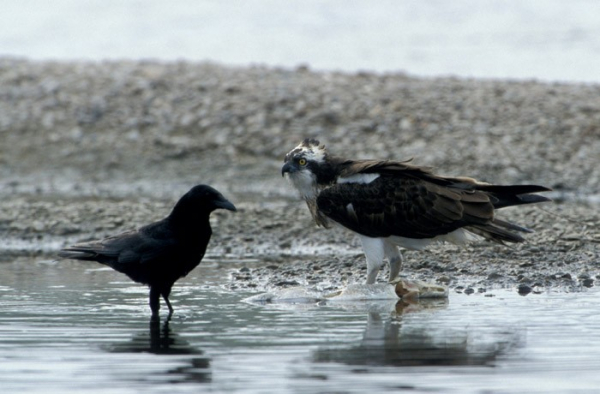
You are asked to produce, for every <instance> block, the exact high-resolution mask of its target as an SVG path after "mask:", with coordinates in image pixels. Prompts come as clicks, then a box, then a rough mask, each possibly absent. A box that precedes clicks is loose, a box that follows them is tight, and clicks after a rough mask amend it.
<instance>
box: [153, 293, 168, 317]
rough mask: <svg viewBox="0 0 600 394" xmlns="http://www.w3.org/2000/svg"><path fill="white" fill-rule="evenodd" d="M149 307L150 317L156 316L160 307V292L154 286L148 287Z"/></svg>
mask: <svg viewBox="0 0 600 394" xmlns="http://www.w3.org/2000/svg"><path fill="white" fill-rule="evenodd" d="M167 305H168V304H167ZM150 309H151V310H152V317H158V310H159V309H160V292H159V291H158V289H155V288H154V287H151V288H150Z"/></svg>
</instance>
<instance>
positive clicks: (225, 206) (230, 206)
mask: <svg viewBox="0 0 600 394" xmlns="http://www.w3.org/2000/svg"><path fill="white" fill-rule="evenodd" d="M215 206H216V207H217V208H222V209H227V210H228V211H233V212H235V211H237V209H236V208H235V205H233V204H232V203H231V202H230V201H229V200H226V199H225V198H223V199H222V200H219V201H215Z"/></svg>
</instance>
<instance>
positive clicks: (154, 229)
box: [59, 185, 236, 317]
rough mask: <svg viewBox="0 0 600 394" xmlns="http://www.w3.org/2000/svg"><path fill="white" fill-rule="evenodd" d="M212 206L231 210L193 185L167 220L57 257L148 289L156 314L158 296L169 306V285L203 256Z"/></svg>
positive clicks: (210, 192) (220, 197)
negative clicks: (95, 265) (98, 267)
mask: <svg viewBox="0 0 600 394" xmlns="http://www.w3.org/2000/svg"><path fill="white" fill-rule="evenodd" d="M215 209H227V210H230V211H235V210H236V208H235V207H234V206H233V204H232V203H231V202H229V201H228V200H227V199H226V198H225V197H223V195H222V194H221V193H219V192H218V191H216V190H215V189H213V188H212V187H210V186H207V185H198V186H194V187H193V188H192V189H191V190H190V191H189V192H187V193H186V194H185V195H184V196H183V197H181V199H179V201H178V202H177V204H175V207H174V208H173V210H172V211H171V213H170V214H169V216H167V217H166V218H164V219H162V220H160V221H158V222H154V223H151V224H149V225H147V226H144V227H141V228H139V229H138V230H131V231H127V232H124V233H121V234H118V235H115V236H112V237H108V238H105V239H103V240H100V241H90V242H83V243H79V244H76V245H73V246H70V247H68V248H64V249H63V250H61V251H60V252H59V256H60V257H64V258H69V259H75V260H86V261H97V262H99V263H101V264H104V265H108V266H109V267H111V268H113V269H115V270H117V271H119V272H122V273H124V274H125V275H127V276H129V277H130V278H131V279H133V280H134V281H135V282H138V283H143V284H146V285H148V286H149V287H150V309H152V316H153V317H157V316H158V310H159V308H160V297H161V296H162V297H163V299H164V300H165V302H166V304H167V307H168V308H169V317H170V316H171V315H172V314H173V307H172V306H171V303H170V302H169V294H170V293H171V287H172V286H173V284H174V283H175V281H177V280H178V279H179V278H182V277H184V276H186V275H187V274H188V273H189V272H190V271H191V270H193V269H194V268H195V267H196V266H197V265H198V264H199V263H200V261H201V260H202V257H204V252H205V251H206V246H207V245H208V241H209V240H210V236H211V234H212V229H211V227H210V221H209V215H210V213H211V212H212V211H214V210H215Z"/></svg>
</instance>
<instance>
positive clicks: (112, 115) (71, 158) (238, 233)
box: [0, 58, 600, 294]
mask: <svg viewBox="0 0 600 394" xmlns="http://www.w3.org/2000/svg"><path fill="white" fill-rule="evenodd" d="M306 137H316V138H319V139H320V140H321V141H322V142H324V143H325V144H326V145H327V147H328V148H329V150H330V151H331V152H333V153H334V154H337V155H341V156H348V157H355V158H379V159H395V160H405V159H408V158H411V157H413V158H414V163H415V164H418V165H426V166H433V167H435V168H436V172H438V173H440V174H444V175H454V176H459V175H464V176H471V177H475V178H478V179H480V180H482V181H488V182H494V183H500V184H503V183H504V184H509V183H511V184H512V183H536V184H540V185H545V186H548V187H551V188H553V189H554V192H552V193H550V196H551V197H552V198H553V199H554V202H553V203H546V204H541V205H539V206H526V207H517V208H514V209H513V208H509V209H506V210H504V212H503V215H502V217H503V218H506V219H508V220H512V221H515V222H516V223H519V224H522V225H525V226H527V227H530V228H532V229H534V230H535V231H536V232H535V233H533V234H530V235H528V237H527V239H528V241H527V242H526V243H523V244H519V245H515V246H511V247H502V246H497V245H491V244H488V243H481V244H474V245H471V246H469V247H466V248H459V247H456V246H452V245H440V246H436V247H432V248H431V249H430V250H429V251H427V252H406V253H405V257H406V259H405V260H406V263H405V266H404V268H403V272H402V274H403V275H404V276H406V277H408V278H416V279H420V280H426V281H429V282H436V283H441V284H445V285H448V286H450V287H451V289H453V291H462V292H474V291H479V292H485V291H487V290H489V289H490V288H494V287H496V286H500V287H511V288H515V289H516V290H518V291H520V292H521V293H522V294H526V293H529V292H537V291H544V290H547V289H557V290H564V291H575V290H577V289H581V288H582V287H590V286H594V284H595V283H596V282H597V281H598V280H600V85H583V84H558V83H557V84H547V83H539V82H536V81H499V80H475V79H457V78H431V79H420V78H413V77H410V76H407V75H404V74H384V75H381V74H368V73H358V74H344V73H336V72H327V73H326V72H313V71H311V70H310V69H308V68H305V67H301V68H298V69H295V70H287V69H286V70H284V69H274V68H266V67H258V66H256V67H247V68H233V67H225V66H221V65H215V64H207V63H187V62H173V63H160V62H154V61H139V62H133V61H122V62H99V63H83V62H81V63H76V62H70V63H67V62H61V63H53V62H32V61H27V60H21V59H12V58H2V59H0V263H2V262H5V263H6V262H11V261H15V259H18V258H19V256H33V258H35V259H36V260H38V261H42V260H48V259H53V258H54V256H55V253H56V250H57V249H58V248H60V247H61V246H64V245H66V244H69V243H72V242H74V241H79V240H84V239H91V238H98V237H103V236H106V235H109V234H114V233H116V232H119V231H124V230H127V229H130V228H134V227H137V226H139V225H142V224H146V223H148V222H150V221H153V220H156V219H159V218H161V217H164V216H165V215H166V214H168V212H169V211H170V209H171V207H172V205H173V204H174V202H175V201H176V200H177V199H178V198H179V197H180V196H181V195H183V194H184V193H185V192H186V191H187V190H189V188H191V186H193V185H195V184H198V183H207V184H210V185H212V186H214V187H215V188H217V189H218V190H220V191H221V192H222V193H223V194H224V195H225V196H226V197H228V198H229V199H230V200H231V201H232V202H233V203H234V204H235V205H236V206H237V207H238V208H239V211H238V212H237V213H236V214H225V213H222V212H215V214H214V215H213V218H212V222H213V229H214V235H213V239H212V241H211V244H210V245H209V250H208V252H207V253H208V256H207V257H208V258H210V259H213V260H215V261H217V262H218V263H219V264H221V265H222V266H223V268H224V269H229V270H230V271H231V275H230V277H231V280H230V282H228V283H224V284H223V285H224V286H226V287H228V288H230V289H232V290H236V289H256V290H257V291H260V290H264V289H269V288H273V287H281V286H290V285H294V284H301V285H306V286H311V287H314V288H317V289H321V290H325V289H327V290H329V289H335V288H338V287H339V286H342V285H344V284H346V283H356V282H362V281H363V280H364V277H365V271H366V264H365V262H364V256H363V255H362V252H361V248H360V245H359V243H358V240H357V239H355V237H354V236H352V235H351V234H350V233H348V232H346V231H344V230H342V229H333V230H324V229H317V228H315V226H314V225H313V224H312V222H311V219H310V215H309V213H308V210H307V209H306V207H305V205H304V203H303V202H301V201H300V200H299V198H298V197H297V196H296V195H295V194H294V192H293V190H292V189H291V187H290V186H289V185H288V184H287V183H286V182H285V180H284V179H282V178H281V173H280V168H281V164H282V159H283V156H284V155H285V153H286V152H287V151H289V150H290V149H291V148H293V147H294V146H296V145H297V144H298V143H299V142H300V141H301V140H302V139H304V138H306ZM197 269H199V270H201V269H202V266H200V267H199V268H197ZM384 278H385V273H383V274H380V280H383V279H384Z"/></svg>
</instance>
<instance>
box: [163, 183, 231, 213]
mask: <svg viewBox="0 0 600 394" xmlns="http://www.w3.org/2000/svg"><path fill="white" fill-rule="evenodd" d="M216 209H227V210H229V211H236V208H235V206H234V205H233V204H232V203H231V202H230V201H229V200H227V199H226V198H225V197H223V195H222V194H221V193H219V191H217V190H215V189H214V188H212V187H210V186H208V185H197V186H194V187H193V188H191V189H190V191H188V192H187V193H185V194H184V195H183V197H181V198H180V199H179V201H178V202H177V204H175V207H174V208H173V211H172V212H171V218H172V219H173V220H183V221H195V220H198V219H199V218H202V217H208V215H210V213H211V212H212V211H214V210H216Z"/></svg>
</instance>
